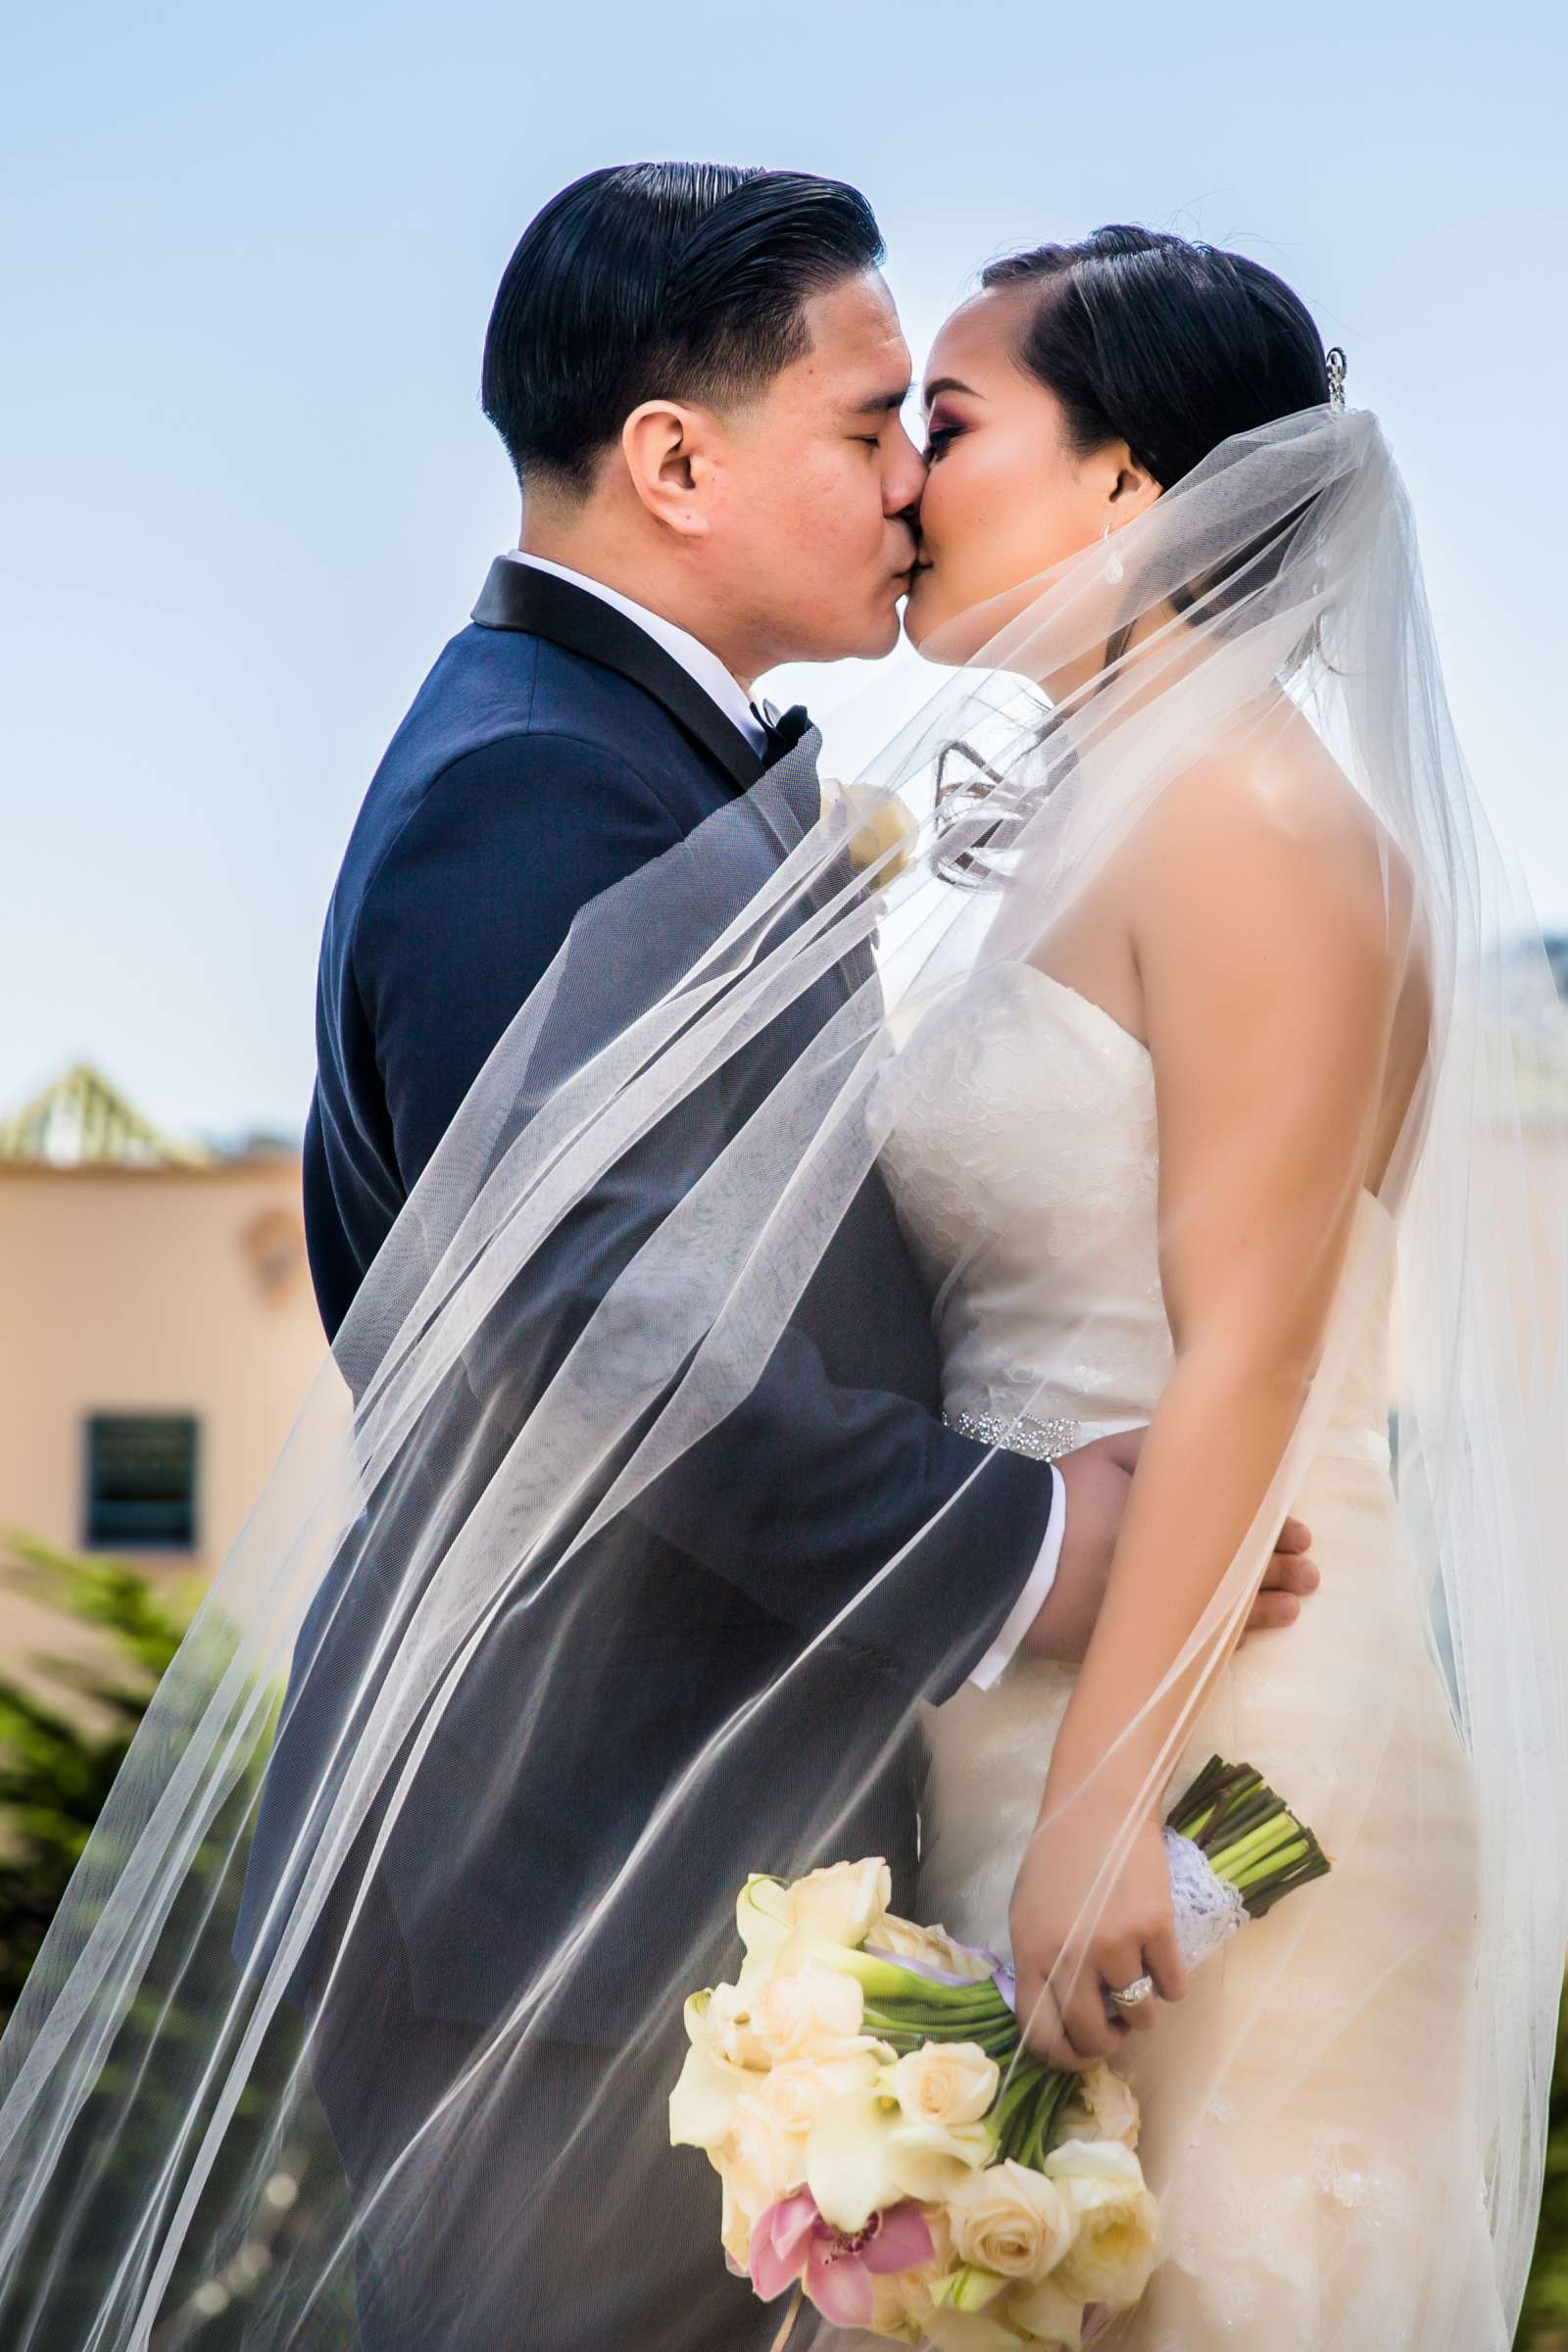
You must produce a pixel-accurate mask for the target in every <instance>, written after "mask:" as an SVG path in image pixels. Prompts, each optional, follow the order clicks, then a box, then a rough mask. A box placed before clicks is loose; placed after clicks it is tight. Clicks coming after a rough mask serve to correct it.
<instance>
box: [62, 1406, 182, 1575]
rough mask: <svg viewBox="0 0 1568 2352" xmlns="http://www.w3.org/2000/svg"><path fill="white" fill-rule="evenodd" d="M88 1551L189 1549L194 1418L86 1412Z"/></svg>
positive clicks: (170, 1414)
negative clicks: (91, 1413)
mask: <svg viewBox="0 0 1568 2352" xmlns="http://www.w3.org/2000/svg"><path fill="white" fill-rule="evenodd" d="M86 1516H87V1535H86V1542H87V1546H88V1549H89V1550H93V1551H136V1550H141V1551H190V1550H192V1549H194V1547H195V1543H196V1422H195V1418H194V1416H193V1415H192V1414H189V1413H94V1414H93V1415H92V1416H91V1418H90V1419H89V1421H88V1423H87V1514H86Z"/></svg>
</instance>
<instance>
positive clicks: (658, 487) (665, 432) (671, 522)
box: [620, 400, 717, 539]
mask: <svg viewBox="0 0 1568 2352" xmlns="http://www.w3.org/2000/svg"><path fill="white" fill-rule="evenodd" d="M716 440H717V427H716V425H715V424H714V421H713V419H712V417H711V416H710V415H709V413H708V411H707V410H706V409H698V408H688V407H686V406H685V405H684V404H683V403H682V402H679V401H673V400H645V401H644V402H643V404H642V406H641V407H640V408H636V409H633V411H632V413H631V415H630V416H629V417H627V419H626V421H625V423H624V424H623V425H622V426H621V428H620V448H621V455H622V457H623V458H624V460H625V463H626V471H627V473H628V475H629V476H630V478H631V484H632V488H633V489H634V490H635V491H636V493H637V496H638V498H639V499H640V500H641V501H642V503H643V505H644V507H645V508H646V509H647V511H648V513H649V514H650V515H652V516H653V517H654V520H655V521H656V522H660V523H662V524H663V525H664V527H665V529H666V530H672V531H674V532H676V533H677V534H678V535H679V536H680V537H681V538H682V539H698V538H703V537H706V535H707V532H708V529H709V522H710V508H711V493H712V489H713V485H714V481H715V478H716V473H717V468H716V466H715V464H714V452H715V444H716Z"/></svg>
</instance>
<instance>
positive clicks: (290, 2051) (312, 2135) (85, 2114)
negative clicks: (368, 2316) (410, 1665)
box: [0, 1538, 359, 2352]
mask: <svg viewBox="0 0 1568 2352" xmlns="http://www.w3.org/2000/svg"><path fill="white" fill-rule="evenodd" d="M11 1548H12V1552H13V1554H14V1557H13V1560H12V1563H11V1565H10V1568H9V1570H8V1571H7V1572H6V1581H7V1582H8V1583H10V1584H11V1585H12V1586H13V1587H14V1588H15V1589H17V1590H19V1591H22V1592H25V1593H26V1594H27V1596H28V1597H29V1598H30V1599H32V1600H34V1601H36V1602H39V1603H41V1604H42V1605H43V1606H44V1607H46V1608H50V1609H52V1610H54V1611H56V1612H57V1613H58V1614H59V1615H61V1616H62V1618H64V1619H68V1620H70V1621H72V1622H73V1623H74V1624H76V1625H79V1626H91V1627H95V1628H96V1629H98V1631H99V1633H100V1634H101V1635H102V1636H104V1637H106V1639H107V1643H108V1649H107V1657H106V1660H105V1662H103V1663H97V1662H95V1657H94V1655H91V1654H89V1655H84V1654H82V1645H78V1648H77V1651H76V1652H75V1653H74V1654H73V1655H72V1656H70V1657H66V1656H58V1657H50V1656H42V1657H38V1658H35V1659H33V1660H32V1661H30V1663H31V1666H32V1669H33V1671H32V1674H31V1675H30V1677H29V1678H28V1684H27V1685H26V1686H24V1685H23V1684H22V1683H21V1682H19V1681H18V1680H17V1679H16V1678H15V1677H13V1676H5V1675H0V2023H3V2022H4V2021H5V2020H7V2019H9V2018H10V2016H11V2014H12V2012H13V2011H14V2010H15V2008H16V2004H17V2001H18V1998H19V1996H20V1994H21V1991H22V1987H23V1985H24V1983H25V1979H26V1977H27V1973H28V1971H29V1969H30V1968H31V1966H32V1964H33V1962H34V1960H35V1958H36V1956H37V1953H38V1950H39V1947H40V1945H41V1943H42V1941H43V1938H44V1935H45V1933H46V1931H47V1929H48V1926H49V1922H50V1919H51V1918H52V1916H53V1914H54V1911H55V1908H56V1906H57V1905H58V1903H59V1901H60V1898H61V1896H62V1895H63V1894H64V1892H65V1890H66V1887H67V1885H68V1883H69V1881H70V1878H71V1875H72V1872H73V1870H74V1868H75V1866H76V1863H77V1861H78V1859H79V1858H80V1855H81V1853H82V1849H83V1848H84V1846H85V1845H86V1842H87V1839H88V1836H89V1834H90V1832H91V1830H92V1828H93V1825H94V1823H95V1822H96V1820H97V1818H98V1815H99V1810H100V1808H101V1806H102V1804H103V1802H104V1799H105V1798H106V1796H107V1795H108V1793H109V1789H110V1787H111V1785H112V1783H113V1782H114V1779H115V1776H116V1774H117V1772H118V1771H119V1769H120V1766H121V1764H122V1762H123V1759H124V1756H125V1753H126V1751H127V1749H128V1748H129V1746H130V1743H131V1741H132V1740H133V1739H134V1737H135V1734H136V1731H137V1729H138V1727H139V1725H140V1723H141V1720H142V1717H143V1715H144V1714H145V1712H146V1709H147V1706H148V1702H149V1700H150V1699H151V1697H152V1693H153V1691H154V1689H155V1688H156V1686H157V1683H158V1681H159V1678H160V1677H161V1676H162V1675H163V1673H164V1672H165V1670H166V1669H167V1668H168V1666H169V1664H170V1662H171V1660H172V1657H173V1655H174V1652H175V1650H176V1649H177V1648H178V1646H179V1643H180V1641H181V1639H182V1638H183V1635H184V1631H185V1626H186V1621H187V1615H188V1610H189V1604H190V1598H191V1597H192V1596H190V1595H187V1594H185V1593H180V1592H178V1591H177V1590H171V1589H169V1588H168V1587H167V1586H161V1585H160V1584H158V1583H155V1582H154V1581H153V1579H152V1578H150V1577H149V1576H148V1574H147V1572H146V1571H145V1570H143V1569H141V1568H138V1567H136V1566H134V1565H132V1564H130V1563H128V1562H125V1561H122V1560H111V1559H96V1558H90V1559H88V1558H76V1557H73V1556H72V1555H71V1554H69V1553H66V1552H62V1551H59V1550H56V1549H53V1548H52V1547H51V1546H49V1545H47V1544H40V1543H36V1542H34V1541H32V1540H30V1539H25V1538H13V1539H12V1540H11ZM213 1639H214V1641H215V1642H217V1643H218V1644H219V1648H218V1651H217V1656H218V1657H219V1658H220V1659H224V1658H226V1656H227V1654H228V1652H227V1650H226V1648H225V1647H224V1645H223V1634H222V1629H221V1626H220V1627H216V1628H215V1629H214V1633H213ZM91 1648H92V1651H93V1652H95V1653H97V1652H100V1651H101V1650H102V1644H93V1645H91ZM39 1685H42V1686H43V1687H44V1689H45V1690H46V1691H47V1692H48V1693H49V1694H48V1695H47V1696H40V1695H39V1694H38V1689H37V1686H39ZM261 1770H262V1759H260V1758H258V1759H257V1760H256V1761H255V1762H254V1763H253V1765H252V1767H251V1769H250V1770H249V1772H248V1773H246V1774H243V1775H242V1776H241V1780H240V1784H239V1786H238V1787H237V1788H236V1789H235V1790H234V1791H233V1793H232V1794H231V1795H230V1796H229V1797H228V1798H227V1800H226V1801H225V1803H224V1804H223V1806H222V1807H221V1811H220V1813H219V1815H218V1817H217V1819H216V1820H215V1821H214V1823H213V1825H212V1828H211V1831H210V1832H209V1834H208V1837H207V1838H206V1839H205V1841H204V1843H203V1845H202V1847H201V1848H200V1849H199V1850H198V1853H197V1855H196V1857H195V1861H194V1864H193V1867H192V1869H191V1871H190V1873H189V1875H188V1878H187V1881H186V1884H185V1887H184V1889H183V1890H182V1892H181V1894H180V1897H179V1899H178V1901H177V1903H176V1905H175V1909H174V1912H173V1913H172V1916H171V1919H170V1921H169V1923H168V1928H167V1931H166V1937H167V1940H165V1941H164V1942H163V1943H162V1945H161V1946H155V1947H154V1950H153V1952H152V1954H151V1956H150V1958H149V1961H148V1971H147V1985H146V1987H145V1988H144V1990H143V1991H142V1992H141V1993H140V1994H139V1995H138V1996H137V1998H136V1999H135V2000H133V2001H132V2003H131V2006H130V2009H129V2011H128V2013H127V2015H126V2017H125V2018H124V2019H123V2021H122V2023H121V2025H120V2026H119V2028H118V2029H117V2031H116V2035H115V2039H114V2041H113V2044H112V2047H111V2051H110V2055H109V2058H108V2060H107V2062H106V2064H105V2065H104V2067H103V2069H102V2072H101V2074H100V2076H99V2079H98V2083H97V2086H96V2087H95V2088H94V2090H93V2092H92V2093H91V2094H90V2096H89V2097H88V2099H87V2100H86V2102H85V2104H84V2106H83V2108H82V2111H81V2113H80V2115H79V2117H78V2118H77V2119H76V2121H75V2123H74V2125H73V2127H72V2130H71V2131H70V2134H69V2136H68V2138H67V2141H66V2144H65V2148H64V2151H63V2153H62V2155H61V2158H60V2161H59V2163H58V2165H57V2167H56V2168H55V2173H54V2177H53V2184H52V2189H51V2194H50V2197H49V2200H48V2203H47V2205H46V2207H45V2209H44V2211H43V2212H42V2214H41V2215H40V2217H39V2219H38V2221H37V2223H36V2225H35V2226H34V2227H33V2229H31V2230H30V2232H29V2236H28V2239H27V2242H26V2245H25V2249H24V2251H23V2254H22V2256H21V2258H20V2260H19V2262H18V2263H17V2264H16V2265H15V2266H14V2268H13V2271H12V2272H11V2273H10V2274H9V2275H8V2276H7V2278H6V2279H5V2281H4V2283H3V2285H0V2342H6V2343H9V2342H11V2341H14V2340H16V2338H15V2336H14V2334H13V2332H12V2330H13V2328H16V2327H19V2325H20V2315H21V2314H22V2313H24V2312H25V2311H26V2310H27V2309H28V2306H29V2304H30V2302H31V2300H32V2298H33V2296H34V2294H35V2292H36V2291H37V2290H38V2288H39V2286H40V2283H41V2281H43V2280H44V2279H45V2278H47V2279H48V2288H47V2297H48V2299H47V2303H46V2305H45V2306H44V2308H45V2310H46V2312H47V2321H46V2323H44V2326H43V2332H42V2334H41V2336H39V2337H38V2338H37V2339H36V2340H38V2341H40V2342H42V2343H44V2344H46V2345H47V2346H48V2347H49V2352H54V2347H55V2346H56V2345H59V2346H60V2348H61V2352H66V2347H67V2346H68V2345H75V2344H78V2343H81V2342H84V2341H85V2340H86V2339H87V2335H88V2332H89V2325H90V2319H91V2315H92V2314H93V2313H94V2312H95V2311H96V2310H97V2309H98V2307H99V2301H100V2298H101V2296H102V2293H103V2291H104V2288H105V2285H106V2283H107V2278H108V2275H109V2266H112V2264H113V2263H114V2261H115V2260H116V2259H117V2258H118V2254H119V2252H120V2250H121V2248H122V2246H123V2240H124V2230H125V2219H126V2214H127V2210H128V2208H130V2207H131V2206H133V2205H134V2203H135V2201H136V2199H137V2198H138V2197H139V2196H140V2194H141V2192H142V2188H143V2185H144V2182H145V2180H146V2178H147V2175H148V2169H149V2167H150V2166H153V2165H154V2164H161V2163H162V2162H163V2159H164V2156H165V2153H166V2151H167V2149H168V2147H169V2145H170V2144H171V2126H172V2116H171V2113H170V2111H169V2105H168V2102H167V2100H165V2101H161V2098H160V2078H159V2061H160V2059H163V2060H165V2061H167V2060H168V2059H169V2058H170V2056H171V2054H173V2055H174V2056H175V2057H176V2058H177V2056H178V2054H179V2052H180V2050H181V2048H183V2049H184V2050H186V2051H188V2050H190V2049H191V2048H192V2047H195V2046H198V2045H199V2043H200V2041H201V2039H202V2037H204V2036H210V2034H211V2033H212V2030H213V2021H214V2020H215V2018H217V2017H219V2016H221V2015H222V2014H223V2013H224V2011H225V2009H226V2008H227V2007H228V2006H229V2005H230V2003H231V2002H232V2001H233V1999H234V1995H235V1992H236V1988H240V1987H241V1986H242V1980H241V1978H240V1975H239V1971H238V1969H237V1966H236V1964H235V1963H234V1961H233V1960H232V1958H231V1955H230V1946H231V1942H232V1937H233V1932H234V1923H235V1917H236V1913H237V1907H238V1900H239V1891H240V1883H241V1880H242V1876H243V1854H244V1840H243V1835H242V1833H243V1825H244V1821H245V1817H246V1815H247V1814H248V1812H249V1811H250V1808H251V1806H252V1804H253V1803H254V1800H255V1796H256V1793H257V1785H258V1780H259V1776H260V1773H261ZM187 1954H188V1955H189V1958H188V1961H187V1960H186V1959H185V1957H184V1956H185V1955H187ZM176 1955H178V1956H179V1961H178V1964H177V1965H176V1960H175V1956H176ZM241 1998H243V1994H242V1993H241ZM18 2030H19V2031H21V2030H22V2021H18ZM7 2055H8V2057H9V2056H11V2055H12V2053H11V2051H10V2050H8V2052H7ZM299 2055H300V2051H299V2036H298V2027H297V2021H296V2018H295V2015H294V2013H293V2012H292V2011H290V2010H288V2009H283V2010H280V2011H279V2012H278V2015H277V2017H276V2018H275V2019H274V2021H273V2022H272V2024H271V2025H270V2027H269V2030H268V2032H267V2034H266V2037H265V2039H264V2041H263V2043H262V2046H261V2050H260V2052H259V2054H258V2057H257V2059H256V2062H255V2064H254V2065H253V2067H252V2068H251V2070H250V2074H249V2077H248V2080H247V2084H246V2088H245V2090H244V2091H243V2092H242V2094H241V2098H240V2104H239V2107H238V2110H237V2112H236V2114H235V2116H234V2118H233V2120H232V2122H231V2123H230V2124H229V2126H228V2128H227V2130H226V2131H225V2133H224V2137H223V2141H222V2146H221V2151H220V2153H219V2156H218V2159H217V2164H216V2168H215V2172H214V2174H213V2178H212V2181H211V2186H210V2189H209V2191H207V2192H206V2194H205V2197H204V2204H203V2206H202V2207H201V2208H199V2210H198V2219H197V2225H196V2227H195V2229H193V2231H192V2233H191V2237H190V2239H189V2241H188V2242H189V2243H191V2244H194V2245H205V2249H206V2250H205V2252H204V2254H203V2255H202V2256H201V2257H200V2258H196V2257H192V2258H190V2259H187V2260H186V2261H184V2262H182V2263H181V2264H180V2265H179V2266H178V2267H177V2268H176V2271H175V2274H174V2277H173V2278H172V2281H171V2284H170V2287H169V2289H168V2292H167V2294H166V2295H165V2298H164V2302H163V2306H162V2309H163V2317H162V2319H161V2320H160V2322H159V2325H158V2326H157V2327H156V2328H155V2329H154V2332H153V2337H152V2352H187V2348H188V2352H233V2348H234V2347H237V2346H238V2345H239V2344H240V2343H241V2342H242V2341H246V2342H248V2343H250V2344H253V2345H254V2344H258V2343H261V2342H266V2341H271V2340H273V2338H274V2337H275V2338H276V2340H277V2341H278V2342H279V2343H284V2342H290V2343H292V2342H297V2341H301V2340H308V2341H309V2342H310V2343H311V2344H312V2345H313V2346H318V2347H320V2348H321V2352H353V2348H354V2347H355V2346H357V2344H358V2342H359V2334H358V2329H357V2327H356V2326H355V2321H354V2315H353V2294H352V2284H351V2280H350V2278H349V2276H348V2263H347V2260H346V2258H345V2257H344V2255H343V2252H342V2249H343V2248H344V2247H345V2246H346V2244H347V2243H348V2229H349V2210H348V2203H347V2196H346V2191H345V2188H344V2184H343V2180H342V2174H341V2170H340V2168H339V2166H338V2162H337V2157H336V2153H335V2150H334V2149H333V2147H332V2144H331V2139H330V2135H329V2133H328V2132H327V2130H326V2126H325V2124H324V2121H323V2120H322V2118H321V2117H320V2114H319V2110H318V2109H317V2108H316V2107H315V2104H314V2101H313V2100H312V2099H311V2098H310V2095H309V2089H308V2083H306V2082H302V2083H301V2085H300V2087H299V2089H298V2090H296V2091H295V2092H294V2093H293V2094H292V2095H290V2096H289V2097H288V2099H287V2118H288V2124H287V2132H286V2136H285V2137H284V2139H283V2140H282V2141H281V2143H279V2144H276V2145H275V2146H274V2143H273V2138H272V2130H273V2125H274V2121H275V2118H276V2116H277V2115H278V2113H279V2112H280V2111H281V2110H282V2109H283V2107H284V2104H285V2100H284V2089H285V2085H286V2084H287V2083H288V2082H289V2079H290V2077H291V2076H292V2075H293V2074H294V2072H295V2070H296V2069H297V2067H298V2064H299ZM144 2060H150V2063H149V2064H147V2065H146V2066H145V2069H144V2068H143V2061H144ZM133 2084H134V2086H135V2096H134V2098H133V2100H132V2102H131V2104H130V2106H129V2109H128V2112H123V2111H122V2101H123V2096H124V2094H125V2093H126V2091H127V2089H128V2088H129V2087H130V2086H131V2085H133ZM178 2095H180V2096H183V2095H184V2094H183V2093H180V2094H178ZM106 2149H108V2150H110V2151H111V2153H110V2157H109V2161H108V2162H107V2163H106V2162H105V2161H104V2158H105V2151H106ZM256 2186H259V2188H260V2193H259V2195H256V2196H254V2197H252V2196H251V2194H250V2192H251V2190H252V2188H253V2187H256ZM242 2188H243V2190H244V2191H245V2201H246V2202H247V2203H249V2205H250V2208H251V2209H250V2210H249V2211H248V2212H244V2211H239V2210H236V2208H237V2207H238V2206H239V2204H240V2191H241V2189H242ZM204 2211H207V2212H211V2213H213V2214H214V2215H215V2216H219V2217H221V2221H219V2222H217V2223H216V2224H215V2228H214V2229H213V2230H212V2231H211V2232H208V2231H206V2230H205V2229H204V2228H203V2226H202V2220H201V2216H202V2213H203V2212H204ZM321 2277H324V2278H325V2280H326V2284H325V2286H324V2288H323V2290H322V2292H321V2293H320V2294H319V2295H317V2296H315V2297H313V2299H312V2301H311V2305H310V2311H309V2317H308V2319H307V2318H306V2317H305V2313H304V2290H303V2285H301V2286H295V2285H294V2284H293V2281H295V2280H296V2279H297V2280H299V2281H302V2282H305V2281H310V2280H314V2279H315V2278H321ZM301 2321H303V2322H304V2327H303V2331H302V2332H300V2333H297V2332H296V2325H295V2324H296V2323H299V2322H301ZM247 2323H248V2324H249V2333H247ZM29 2340H33V2339H29Z"/></svg>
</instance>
